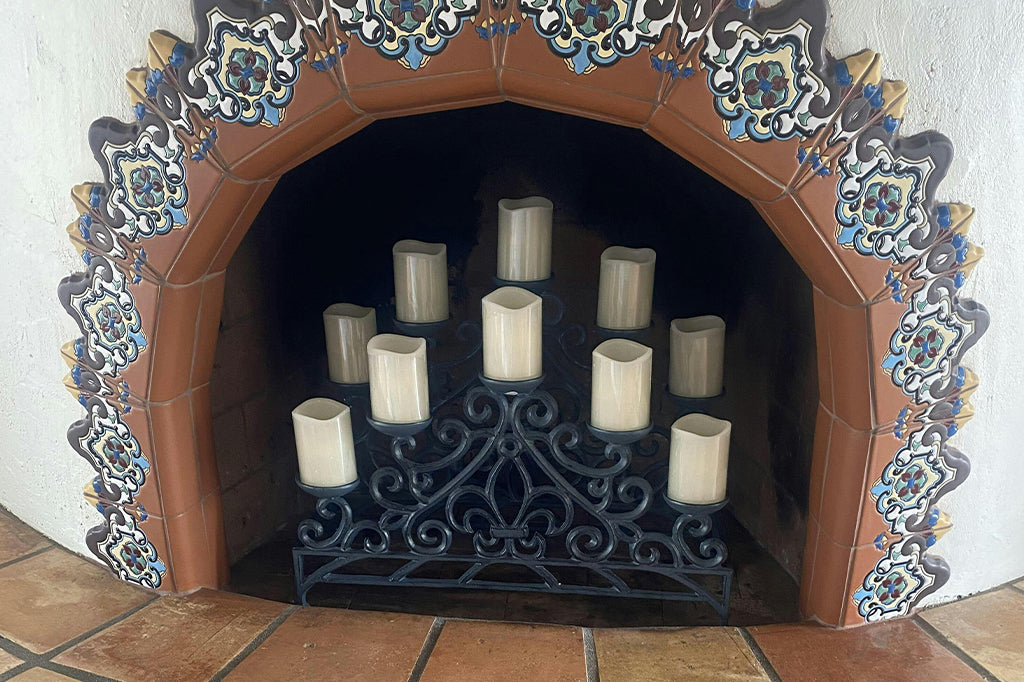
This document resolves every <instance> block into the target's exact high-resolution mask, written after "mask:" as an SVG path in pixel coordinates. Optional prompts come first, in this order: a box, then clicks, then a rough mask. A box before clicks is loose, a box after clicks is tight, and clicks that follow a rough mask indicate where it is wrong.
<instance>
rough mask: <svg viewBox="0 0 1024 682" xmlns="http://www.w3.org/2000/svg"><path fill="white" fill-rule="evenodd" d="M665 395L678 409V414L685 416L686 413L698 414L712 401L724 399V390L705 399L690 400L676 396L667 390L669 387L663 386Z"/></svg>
mask: <svg viewBox="0 0 1024 682" xmlns="http://www.w3.org/2000/svg"><path fill="white" fill-rule="evenodd" d="M665 395H666V396H668V398H669V399H670V400H671V401H672V402H673V403H675V404H676V406H677V407H678V408H679V410H678V411H679V412H681V413H683V414H686V413H687V412H699V411H703V410H705V409H707V406H708V404H709V403H710V402H711V401H712V400H718V399H719V398H724V397H725V389H724V388H723V389H722V392H721V393H716V394H715V395H709V396H707V397H705V398H691V397H688V396H684V395H676V394H675V393H673V392H672V389H671V388H669V385H668V384H665Z"/></svg>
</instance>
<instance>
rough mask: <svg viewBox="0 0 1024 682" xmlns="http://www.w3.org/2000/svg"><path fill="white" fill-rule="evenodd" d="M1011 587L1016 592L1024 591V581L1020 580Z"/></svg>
mask: <svg viewBox="0 0 1024 682" xmlns="http://www.w3.org/2000/svg"><path fill="white" fill-rule="evenodd" d="M1013 586H1014V587H1016V588H1017V589H1018V590H1024V580H1021V581H1020V582H1019V583H1014V584H1013Z"/></svg>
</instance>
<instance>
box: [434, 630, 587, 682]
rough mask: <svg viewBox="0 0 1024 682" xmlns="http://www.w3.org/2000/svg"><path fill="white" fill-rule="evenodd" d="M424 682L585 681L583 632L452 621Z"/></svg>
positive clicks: (439, 640)
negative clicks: (500, 681)
mask: <svg viewBox="0 0 1024 682" xmlns="http://www.w3.org/2000/svg"><path fill="white" fill-rule="evenodd" d="M420 679H421V680H422V682H453V681H456V680H457V681H458V682H496V681H497V680H525V681H527V682H541V681H543V682H583V681H584V680H586V679H587V669H586V662H585V661H584V658H583V631H582V630H580V629H579V628H569V627H557V626H550V625H510V624H507V623H477V622H472V621H448V622H447V623H445V625H444V629H443V630H441V636H440V637H439V638H438V640H437V645H436V646H435V647H434V652H433V653H432V654H431V656H430V660H429V661H428V662H427V667H426V669H425V670H424V671H423V677H422V678H420Z"/></svg>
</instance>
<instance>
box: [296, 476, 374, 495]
mask: <svg viewBox="0 0 1024 682" xmlns="http://www.w3.org/2000/svg"><path fill="white" fill-rule="evenodd" d="M295 485H297V486H299V489H300V490H302V492H304V493H307V494H309V495H312V496H313V497H316V498H319V499H327V498H331V497H345V496H346V495H348V494H349V493H352V492H355V490H356V489H357V488H358V487H359V479H356V480H354V481H352V482H351V483H346V484H345V485H336V486H327V487H323V486H315V485H307V484H305V483H303V482H302V479H300V478H299V477H298V475H296V476H295Z"/></svg>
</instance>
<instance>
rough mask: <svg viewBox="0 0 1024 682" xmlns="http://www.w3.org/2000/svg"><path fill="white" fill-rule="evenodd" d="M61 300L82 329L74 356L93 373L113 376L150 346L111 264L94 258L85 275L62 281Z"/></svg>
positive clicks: (124, 284)
mask: <svg viewBox="0 0 1024 682" xmlns="http://www.w3.org/2000/svg"><path fill="white" fill-rule="evenodd" d="M60 298H61V303H62V304H63V305H64V307H65V309H67V311H68V313H70V314H71V316H72V317H74V318H75V320H76V322H78V326H79V328H80V329H81V330H82V334H83V338H82V339H81V341H80V342H79V344H80V345H76V347H75V354H76V357H78V358H79V359H80V360H82V362H83V363H84V364H85V365H86V366H87V367H88V368H89V369H92V370H93V371H94V372H96V373H98V374H102V375H104V376H114V375H116V374H118V373H119V372H121V371H122V370H124V369H125V368H127V367H128V365H129V364H130V363H132V362H134V361H135V360H136V359H137V358H138V357H139V354H140V353H142V352H144V351H145V350H146V347H147V346H148V345H149V343H148V341H147V339H146V334H145V332H144V331H143V329H142V318H141V315H140V314H139V312H138V310H137V309H136V306H135V299H134V297H133V296H132V294H131V292H130V291H129V290H128V280H127V277H126V275H125V274H124V273H123V272H121V270H119V269H118V268H116V267H114V265H113V264H112V263H111V262H110V261H108V260H106V259H102V258H95V259H93V260H92V261H91V262H90V263H89V269H88V270H87V271H86V272H85V273H84V274H82V275H78V276H75V277H69V278H67V279H65V280H64V281H62V282H61V286H60Z"/></svg>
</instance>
